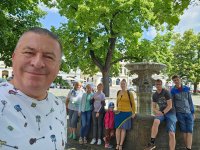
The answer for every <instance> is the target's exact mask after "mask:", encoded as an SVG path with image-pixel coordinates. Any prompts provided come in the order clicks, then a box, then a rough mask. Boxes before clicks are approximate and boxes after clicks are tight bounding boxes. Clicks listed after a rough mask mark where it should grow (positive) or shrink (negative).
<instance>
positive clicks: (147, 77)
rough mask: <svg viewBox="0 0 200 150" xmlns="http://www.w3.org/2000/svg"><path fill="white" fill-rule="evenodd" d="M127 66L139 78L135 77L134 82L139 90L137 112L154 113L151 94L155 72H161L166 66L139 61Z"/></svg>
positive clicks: (143, 113)
mask: <svg viewBox="0 0 200 150" xmlns="http://www.w3.org/2000/svg"><path fill="white" fill-rule="evenodd" d="M125 67H126V68H127V69H128V70H130V73H131V74H137V75H138V78H136V79H133V84H134V85H136V86H137V87H138V88H137V89H138V90H137V112H138V113H139V114H141V115H150V114H152V109H151V96H152V90H153V85H154V83H155V80H154V79H153V78H152V75H153V74H160V71H161V70H162V69H164V68H165V67H166V65H164V64H160V63H155V62H138V63H130V64H126V65H125Z"/></svg>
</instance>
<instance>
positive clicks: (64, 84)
mask: <svg viewBox="0 0 200 150" xmlns="http://www.w3.org/2000/svg"><path fill="white" fill-rule="evenodd" d="M54 83H55V84H59V85H60V87H61V88H66V89H70V88H71V86H70V85H69V83H68V82H67V81H65V80H63V79H62V77H60V76H57V77H56V79H55V80H54Z"/></svg>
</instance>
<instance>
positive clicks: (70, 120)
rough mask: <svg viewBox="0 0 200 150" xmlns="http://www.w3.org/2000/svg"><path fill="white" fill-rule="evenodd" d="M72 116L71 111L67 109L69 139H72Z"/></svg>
mask: <svg viewBox="0 0 200 150" xmlns="http://www.w3.org/2000/svg"><path fill="white" fill-rule="evenodd" d="M72 115H73V110H70V109H69V136H68V137H69V138H72V134H73V131H72Z"/></svg>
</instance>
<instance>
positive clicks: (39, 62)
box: [31, 54, 45, 68]
mask: <svg viewBox="0 0 200 150" xmlns="http://www.w3.org/2000/svg"><path fill="white" fill-rule="evenodd" d="M31 65H32V66H34V67H35V68H43V67H44V66H45V63H44V59H43V57H42V55H41V54H36V55H35V57H33V58H32V61H31Z"/></svg>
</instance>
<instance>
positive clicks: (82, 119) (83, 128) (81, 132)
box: [80, 112, 87, 138]
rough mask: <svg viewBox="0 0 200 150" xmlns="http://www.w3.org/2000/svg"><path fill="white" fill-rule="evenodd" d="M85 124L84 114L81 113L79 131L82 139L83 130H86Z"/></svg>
mask: <svg viewBox="0 0 200 150" xmlns="http://www.w3.org/2000/svg"><path fill="white" fill-rule="evenodd" d="M86 123H87V120H86V112H81V129H80V137H82V138H83V137H84V136H85V134H84V132H85V129H86Z"/></svg>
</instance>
